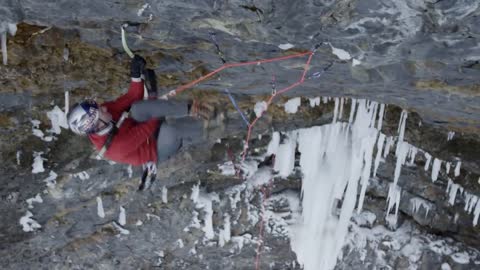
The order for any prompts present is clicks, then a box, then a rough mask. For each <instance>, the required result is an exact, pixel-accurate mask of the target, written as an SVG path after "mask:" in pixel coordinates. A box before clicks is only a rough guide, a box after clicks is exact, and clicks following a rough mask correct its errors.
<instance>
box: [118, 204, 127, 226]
mask: <svg viewBox="0 0 480 270" xmlns="http://www.w3.org/2000/svg"><path fill="white" fill-rule="evenodd" d="M118 223H119V224H120V225H122V226H125V224H127V215H126V213H125V208H123V206H120V214H119V215H118Z"/></svg>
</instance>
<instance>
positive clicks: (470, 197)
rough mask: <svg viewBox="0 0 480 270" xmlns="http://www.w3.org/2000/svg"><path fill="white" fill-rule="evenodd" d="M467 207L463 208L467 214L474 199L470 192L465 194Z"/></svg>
mask: <svg viewBox="0 0 480 270" xmlns="http://www.w3.org/2000/svg"><path fill="white" fill-rule="evenodd" d="M464 196H465V207H464V208H463V210H465V211H466V212H468V208H469V206H470V201H471V200H472V198H473V195H472V194H470V193H468V192H465V195H464Z"/></svg>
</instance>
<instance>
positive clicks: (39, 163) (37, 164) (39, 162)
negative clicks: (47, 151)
mask: <svg viewBox="0 0 480 270" xmlns="http://www.w3.org/2000/svg"><path fill="white" fill-rule="evenodd" d="M42 155H43V152H33V164H32V173H41V172H44V171H45V168H44V167H43V161H44V160H46V159H45V158H43V157H42Z"/></svg>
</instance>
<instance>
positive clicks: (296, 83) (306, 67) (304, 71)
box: [242, 52, 313, 161]
mask: <svg viewBox="0 0 480 270" xmlns="http://www.w3.org/2000/svg"><path fill="white" fill-rule="evenodd" d="M306 54H308V55H309V56H308V60H307V63H305V67H304V68H303V73H302V77H300V79H299V80H298V81H297V82H295V83H293V84H291V85H290V86H287V87H285V88H283V89H281V90H279V91H276V92H275V93H273V94H272V95H271V96H270V98H269V99H268V101H267V109H268V106H270V103H272V100H273V99H274V98H275V97H276V96H277V95H281V94H283V93H285V92H287V91H289V90H291V89H292V88H294V87H296V86H298V85H300V84H302V83H303V82H304V81H305V76H306V74H307V71H308V68H309V66H310V62H311V61H312V57H313V52H308V53H305V54H302V55H306ZM265 111H266V110H265ZM265 111H263V112H262V113H261V114H260V115H259V116H257V118H255V119H254V120H253V121H252V123H250V125H249V126H248V132H247V138H246V140H245V146H244V148H243V154H242V161H243V160H245V156H246V155H247V151H248V142H249V141H250V136H251V133H252V129H253V126H254V125H255V124H256V123H257V121H258V119H260V118H261V117H262V116H263V114H264V113H265Z"/></svg>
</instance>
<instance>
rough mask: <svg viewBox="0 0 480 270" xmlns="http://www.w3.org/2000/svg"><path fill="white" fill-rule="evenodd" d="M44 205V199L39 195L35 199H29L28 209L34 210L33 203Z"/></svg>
mask: <svg viewBox="0 0 480 270" xmlns="http://www.w3.org/2000/svg"><path fill="white" fill-rule="evenodd" d="M34 202H36V203H43V200H42V197H40V194H37V195H36V196H35V197H33V198H30V199H27V204H28V208H29V209H32V208H33V203H34Z"/></svg>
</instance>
